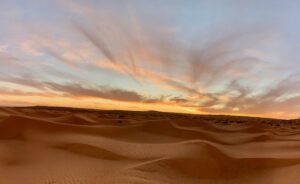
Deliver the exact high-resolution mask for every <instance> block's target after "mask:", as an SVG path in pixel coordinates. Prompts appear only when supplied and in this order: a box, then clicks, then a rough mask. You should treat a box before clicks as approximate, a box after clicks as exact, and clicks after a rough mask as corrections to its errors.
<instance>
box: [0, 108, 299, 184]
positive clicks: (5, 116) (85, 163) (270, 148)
mask: <svg viewBox="0 0 300 184" xmlns="http://www.w3.org/2000/svg"><path fill="white" fill-rule="evenodd" d="M299 123H300V122H298V121H296V120H295V121H280V120H271V119H258V118H241V117H228V116H194V115H176V114H166V113H158V112H122V111H85V110H80V109H77V110H76V109H67V108H45V107H37V108H1V109H0V183H1V184H20V183H22V184H99V183H107V184H113V183H122V184H126V183H145V184H151V183H152V184H156V183H172V184H173V183H175V184H176V183H178V184H182V183H230V184H231V183H256V184H257V183H264V184H265V183H278V184H282V183H289V184H290V183H295V184H296V183H297V184H298V183H300V175H299V173H300V141H299V140H300V134H299V132H300V129H299V128H298V124H299Z"/></svg>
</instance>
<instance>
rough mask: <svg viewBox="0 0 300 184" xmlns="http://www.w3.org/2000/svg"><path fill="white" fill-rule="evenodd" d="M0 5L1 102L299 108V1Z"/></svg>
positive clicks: (251, 112) (289, 114) (211, 110)
mask: <svg viewBox="0 0 300 184" xmlns="http://www.w3.org/2000/svg"><path fill="white" fill-rule="evenodd" d="M0 5H1V6H0V7H1V8H2V11H1V13H0V16H1V19H0V23H1V25H2V26H1V29H0V35H1V39H0V79H1V80H0V105H3V106H7V105H8V106H14V105H15V106H19V105H51V106H70V107H82V108H96V109H121V110H157V111H167V112H179V113H193V114H228V115H246V116H259V117H270V118H284V119H292V118H298V117H299V116H300V113H299V112H300V111H299V110H300V106H299V104H300V80H299V79H300V76H299V74H300V67H299V66H300V65H299V62H300V61H299V60H300V55H299V52H298V51H299V49H300V47H299V44H298V43H299V41H300V36H299V35H298V32H299V31H300V29H299V27H297V26H296V25H297V24H296V23H297V22H299V20H298V19H296V17H297V16H295V15H299V13H298V11H297V9H296V8H295V7H297V6H298V5H300V4H299V3H297V2H294V3H286V4H285V5H284V6H282V4H280V3H279V2H277V1H274V2H273V3H272V6H270V4H269V2H267V1H262V2H261V1H251V2H250V1H249V2H240V1H237V0H230V3H229V2H227V3H225V2H222V3H221V2H218V3H217V1H189V2H181V1H161V0H155V1H151V2H149V1H135V0H128V1H118V0H113V1H92V0H91V1H80V0H78V1H69V0H62V1H43V2H37V1H28V3H26V4H25V3H24V2H22V1H20V0H14V1H9V2H8V1H7V2H0ZM266 9H267V11H266ZM4 10H5V11H4ZM253 12H255V13H253ZM237 15H239V16H237ZM274 17H276V18H274Z"/></svg>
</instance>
